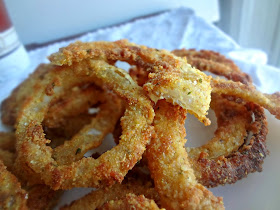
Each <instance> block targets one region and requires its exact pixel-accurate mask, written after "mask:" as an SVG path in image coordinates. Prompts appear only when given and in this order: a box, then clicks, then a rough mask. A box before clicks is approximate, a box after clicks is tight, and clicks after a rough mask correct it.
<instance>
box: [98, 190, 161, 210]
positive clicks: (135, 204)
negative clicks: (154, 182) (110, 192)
mask: <svg viewBox="0 0 280 210" xmlns="http://www.w3.org/2000/svg"><path fill="white" fill-rule="evenodd" d="M99 209H100V210H110V209H111V210H120V209H123V210H132V209H135V210H145V209H146V210H157V209H160V208H159V207H158V206H157V204H156V203H155V202H154V201H153V200H151V199H147V198H145V196H144V195H138V196H136V195H135V194H132V193H129V194H126V196H125V198H123V199H120V200H111V201H108V202H107V203H105V204H104V205H103V206H101V207H100V208H99Z"/></svg>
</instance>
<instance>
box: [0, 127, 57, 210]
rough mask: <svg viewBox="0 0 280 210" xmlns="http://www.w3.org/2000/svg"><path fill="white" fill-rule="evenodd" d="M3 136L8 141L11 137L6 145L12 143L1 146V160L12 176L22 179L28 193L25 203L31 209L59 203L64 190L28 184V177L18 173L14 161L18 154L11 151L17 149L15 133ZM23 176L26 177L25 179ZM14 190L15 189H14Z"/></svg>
mask: <svg viewBox="0 0 280 210" xmlns="http://www.w3.org/2000/svg"><path fill="white" fill-rule="evenodd" d="M1 137H3V138H4V139H5V140H6V141H8V138H7V137H9V141H10V142H7V144H5V146H7V145H10V147H9V148H7V147H1V146H0V162H1V161H2V162H3V164H4V165H5V167H7V169H8V170H9V172H12V173H13V175H12V176H11V177H13V176H14V175H16V177H17V179H18V180H19V181H20V183H21V188H22V189H23V190H22V192H24V193H26V196H25V197H24V199H25V200H26V199H27V198H28V199H27V201H25V200H24V201H23V202H24V203H26V206H27V207H28V209H30V210H31V209H36V210H39V209H42V210H43V209H50V208H51V207H53V206H54V205H55V204H56V203H57V201H58V199H59V198H60V195H61V194H62V191H60V190H58V191H54V190H51V189H50V188H49V187H48V186H46V185H40V184H39V185H38V184H37V185H31V186H28V185H27V184H26V183H27V180H26V178H27V177H24V176H22V175H21V176H19V174H17V170H15V166H14V161H15V158H16V154H15V153H12V152H11V151H15V144H14V143H15V135H14V133H12V132H10V133H2V134H1ZM0 141H1V138H0ZM7 149H8V150H7ZM0 165H1V163H0ZM0 167H1V166H0ZM0 171H1V169H0ZM19 171H20V173H21V174H22V173H23V172H22V171H21V170H19ZM3 176H5V177H6V178H7V176H10V175H9V173H7V172H4V174H3ZM11 177H10V178H11ZM22 178H24V180H23V179H22ZM29 178H30V177H29ZM13 180H14V178H11V179H10V182H12V181H13ZM2 184H3V183H2V182H1V186H2ZM18 189H19V188H18ZM0 191H1V190H0ZM12 191H14V189H13V190H12ZM15 191H16V190H15ZM0 194H1V193H0ZM0 197H1V198H3V196H1V195H0ZM9 199H11V200H13V198H11V197H10V198H9ZM0 203H1V202H0ZM15 205H16V204H15ZM0 207H1V204H0ZM13 209H17V208H16V207H15V206H13ZM20 209H21V208H20Z"/></svg>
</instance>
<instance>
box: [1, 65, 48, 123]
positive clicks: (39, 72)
mask: <svg viewBox="0 0 280 210" xmlns="http://www.w3.org/2000/svg"><path fill="white" fill-rule="evenodd" d="M51 68H52V65H50V64H41V65H39V66H38V67H37V69H36V70H35V71H34V73H32V74H31V75H30V76H29V77H28V78H27V79H26V80H25V81H24V82H23V83H21V84H20V85H19V86H18V87H17V88H16V89H14V90H13V92H12V94H11V95H10V96H9V97H8V98H7V99H5V100H4V101H3V102H2V104H1V119H2V122H3V123H4V124H5V125H10V126H14V124H15V122H16V118H17V116H18V112H19V111H20V110H21V108H22V106H23V104H24V101H25V100H26V98H28V97H29V96H30V94H31V93H32V92H33V91H34V85H35V84H36V83H37V82H38V81H40V80H42V79H43V78H44V75H45V74H46V73H47V72H48V71H49V70H50V69H51Z"/></svg>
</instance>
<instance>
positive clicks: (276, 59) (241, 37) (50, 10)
mask: <svg viewBox="0 0 280 210" xmlns="http://www.w3.org/2000/svg"><path fill="white" fill-rule="evenodd" d="M4 2H5V4H6V7H7V10H8V12H9V15H10V18H11V20H12V22H13V24H14V27H15V29H16V31H17V33H18V36H19V38H20V40H21V41H22V42H23V44H24V45H25V46H27V48H29V47H30V46H34V44H44V43H50V42H53V41H55V40H59V39H63V38H66V37H73V36H75V35H79V34H82V33H85V32H88V31H93V30H96V29H98V28H104V27H107V26H112V25H115V24H121V23H124V22H126V21H131V20H133V19H135V18H141V17H144V16H149V15H153V14H156V13H159V12H162V11H166V10H169V9H173V8H178V7H189V8H192V9H193V10H194V11H195V12H196V14H197V15H198V16H200V17H203V18H204V19H205V20H207V21H209V22H211V23H213V24H215V25H216V26H218V27H219V28H220V29H221V30H223V31H224V32H225V33H227V34H229V35H230V36H231V37H232V38H233V39H234V40H235V41H236V42H237V43H238V44H240V45H241V46H242V47H247V48H258V49H261V50H263V51H264V52H266V53H267V55H268V63H269V64H271V65H274V66H277V67H280V1H279V0H266V1H263V0H207V1H206V0H173V1H169V0H134V1H129V0H119V1H113V0H103V1H98V0H79V1H76V0H48V1H38V0H25V1H18V0H4Z"/></svg>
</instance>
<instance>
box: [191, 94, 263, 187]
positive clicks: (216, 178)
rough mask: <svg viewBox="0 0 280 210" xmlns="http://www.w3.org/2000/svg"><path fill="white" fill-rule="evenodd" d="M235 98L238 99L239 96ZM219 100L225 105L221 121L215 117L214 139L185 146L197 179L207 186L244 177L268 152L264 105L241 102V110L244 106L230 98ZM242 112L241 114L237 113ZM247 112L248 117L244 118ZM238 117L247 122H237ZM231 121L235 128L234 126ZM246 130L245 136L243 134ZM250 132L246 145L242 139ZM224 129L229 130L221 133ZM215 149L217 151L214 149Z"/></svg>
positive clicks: (258, 169)
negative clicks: (238, 104)
mask: <svg viewBox="0 0 280 210" xmlns="http://www.w3.org/2000/svg"><path fill="white" fill-rule="evenodd" d="M218 100H219V99H218ZM237 100H238V101H240V99H237ZM221 103H223V105H224V106H226V108H225V109H224V111H222V115H223V116H222V117H221V118H222V121H221V119H219V118H218V129H217V130H216V131H215V136H214V137H213V139H212V140H211V141H210V142H208V143H207V144H205V145H203V146H201V147H197V148H187V151H189V157H190V162H191V164H192V167H193V169H194V171H195V175H196V177H197V179H198V181H199V182H200V183H201V184H203V185H204V186H208V187H215V186H217V185H219V184H221V185H224V184H233V183H235V182H236V181H237V180H240V179H242V178H244V177H247V175H248V174H249V173H253V172H255V171H259V172H260V171H261V170H262V164H263V160H264V158H265V157H266V156H267V154H268V150H267V148H266V145H265V140H266V135H267V122H266V117H265V115H264V110H263V108H261V107H260V106H258V105H256V104H254V103H252V102H249V103H245V104H244V102H243V103H241V104H240V105H241V106H243V107H244V108H246V110H245V111H244V110H243V109H244V108H242V109H240V108H237V107H236V105H234V106H233V105H232V104H231V103H230V101H228V102H227V101H225V100H223V101H221ZM235 103H236V102H235ZM214 109H215V108H214ZM242 113H243V114H244V116H240V115H241V114H242ZM220 114H221V113H220ZM248 114H250V116H249V117H246V115H248ZM251 115H253V116H254V117H255V121H248V120H249V119H250V118H251ZM240 117H241V119H242V118H244V119H245V120H246V121H247V122H246V121H245V122H244V121H243V122H242V123H240V121H237V120H238V119H240ZM233 118H234V119H233ZM235 118H236V119H235ZM232 120H233V121H232ZM234 122H236V124H235V126H238V127H235V128H234V125H233V123H234ZM244 123H245V124H244ZM242 124H244V125H243V126H244V127H242ZM231 125H232V126H231ZM245 131H247V135H245V136H244V132H245ZM250 131H251V132H252V137H251V138H250V139H248V141H249V144H246V142H245V140H246V138H248V135H249V133H250ZM225 132H231V133H230V134H229V135H223V133H225ZM219 137H221V138H219ZM221 147H222V149H221ZM215 148H216V149H218V152H215V151H214V150H215ZM237 148H238V149H237ZM211 151H214V152H211Z"/></svg>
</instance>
